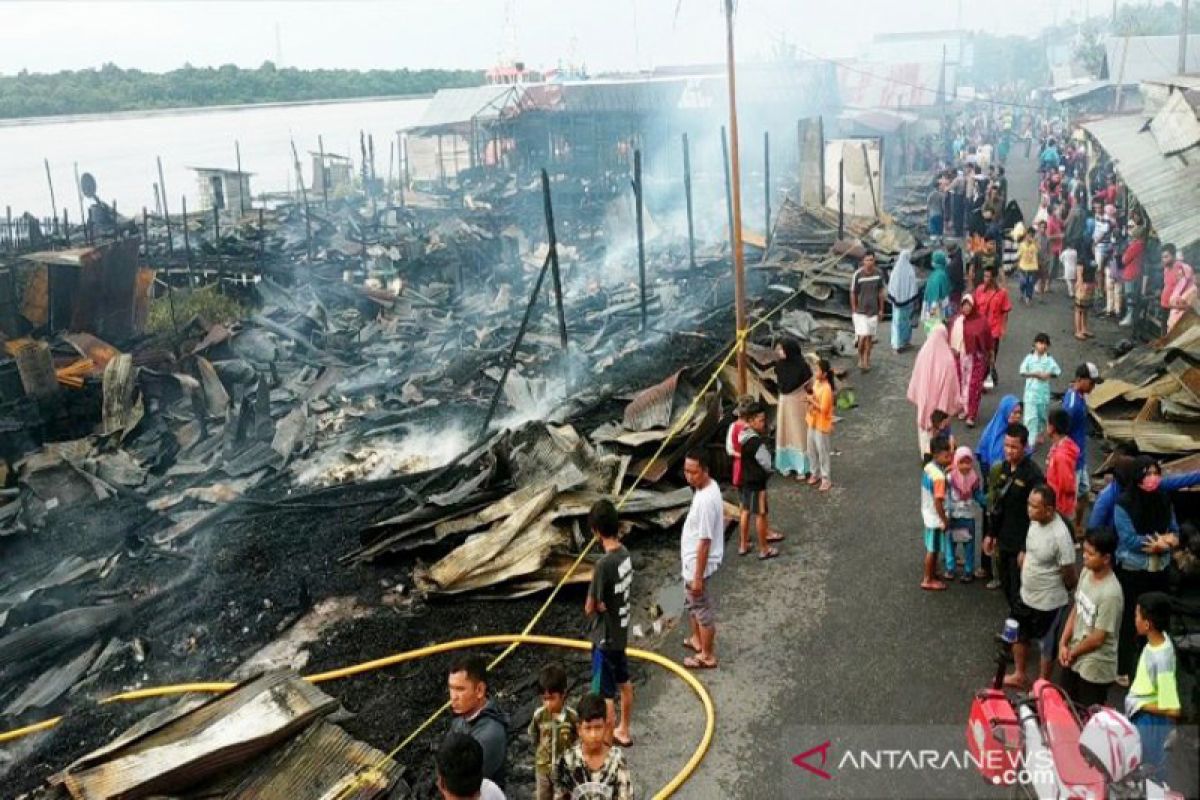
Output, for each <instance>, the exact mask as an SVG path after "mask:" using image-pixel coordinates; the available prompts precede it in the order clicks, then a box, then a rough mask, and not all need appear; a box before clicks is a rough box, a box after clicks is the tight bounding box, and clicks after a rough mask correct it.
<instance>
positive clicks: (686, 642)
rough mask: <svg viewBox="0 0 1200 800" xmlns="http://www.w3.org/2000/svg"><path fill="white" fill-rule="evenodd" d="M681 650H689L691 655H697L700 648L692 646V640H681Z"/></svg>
mask: <svg viewBox="0 0 1200 800" xmlns="http://www.w3.org/2000/svg"><path fill="white" fill-rule="evenodd" d="M683 649H684V650H691V651H692V652H693V653H699V652H700V648H699V647H696V645H694V644H692V640H691V639H684V640H683Z"/></svg>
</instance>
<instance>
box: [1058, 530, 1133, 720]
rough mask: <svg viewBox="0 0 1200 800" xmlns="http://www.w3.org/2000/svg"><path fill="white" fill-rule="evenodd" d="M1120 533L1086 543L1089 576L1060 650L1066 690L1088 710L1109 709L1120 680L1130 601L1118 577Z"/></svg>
mask: <svg viewBox="0 0 1200 800" xmlns="http://www.w3.org/2000/svg"><path fill="white" fill-rule="evenodd" d="M1116 552H1117V534H1116V532H1115V531H1113V530H1112V529H1111V528H1093V529H1092V530H1090V531H1088V535H1087V538H1086V539H1085V540H1084V543H1083V567H1084V569H1083V574H1082V575H1081V576H1080V577H1079V586H1078V587H1076V589H1075V608H1074V609H1072V611H1071V614H1070V616H1068V617H1067V624H1066V625H1065V626H1064V627H1063V632H1062V636H1061V637H1060V639H1059V645H1058V663H1059V664H1060V665H1061V666H1062V668H1063V674H1062V681H1061V685H1062V687H1063V689H1064V690H1065V691H1066V693H1067V694H1068V695H1069V696H1070V698H1071V699H1072V700H1074V701H1075V702H1076V703H1078V704H1079V705H1082V706H1094V705H1103V704H1104V702H1105V700H1107V698H1108V690H1109V687H1110V686H1111V685H1112V684H1113V682H1114V681H1116V679H1117V636H1118V631H1119V629H1120V626H1121V611H1122V609H1123V607H1124V596H1123V594H1122V592H1121V584H1120V583H1118V582H1117V577H1116V575H1114V574H1113V570H1112V562H1113V557H1114V554H1115V553H1116Z"/></svg>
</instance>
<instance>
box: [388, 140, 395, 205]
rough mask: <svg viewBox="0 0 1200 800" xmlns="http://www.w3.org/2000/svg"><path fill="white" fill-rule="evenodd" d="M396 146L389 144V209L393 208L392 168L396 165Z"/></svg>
mask: <svg viewBox="0 0 1200 800" xmlns="http://www.w3.org/2000/svg"><path fill="white" fill-rule="evenodd" d="M395 152H396V145H395V144H394V143H393V142H390V141H389V142H388V176H387V186H386V187H385V189H386V190H387V201H388V203H387V204H388V208H391V207H392V168H393V167H394V166H395V164H396V157H395Z"/></svg>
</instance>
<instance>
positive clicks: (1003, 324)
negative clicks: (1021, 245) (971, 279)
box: [975, 263, 1013, 389]
mask: <svg viewBox="0 0 1200 800" xmlns="http://www.w3.org/2000/svg"><path fill="white" fill-rule="evenodd" d="M975 307H976V308H978V309H979V312H980V313H981V314H983V316H984V318H986V319H987V321H988V328H989V329H990V330H991V334H992V374H991V375H990V376H989V377H990V378H991V382H992V386H995V384H996V381H997V380H999V378H998V377H997V375H996V363H997V362H998V361H999V360H1000V340H1001V339H1003V338H1004V334H1005V331H1007V329H1008V315H1009V314H1011V313H1012V307H1013V306H1012V300H1011V299H1009V296H1008V289H1005V288H1004V287H1003V286H1001V285H1000V284H999V283H997V282H996V265H995V263H989V264H985V265H984V267H983V283H981V284H980V285H979V286H978V287H976V289H975ZM984 388H985V389H986V388H989V387H988V386H986V385H985V386H984Z"/></svg>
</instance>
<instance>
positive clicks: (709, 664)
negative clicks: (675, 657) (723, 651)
mask: <svg viewBox="0 0 1200 800" xmlns="http://www.w3.org/2000/svg"><path fill="white" fill-rule="evenodd" d="M683 665H684V666H685V667H687V668H688V669H716V668H717V662H715V661H701V660H700V659H699V658H697V657H695V656H688V657H687V658H685V659H684V660H683Z"/></svg>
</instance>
